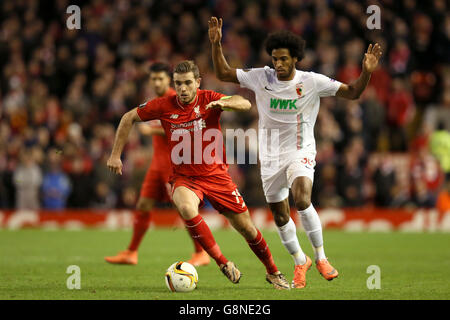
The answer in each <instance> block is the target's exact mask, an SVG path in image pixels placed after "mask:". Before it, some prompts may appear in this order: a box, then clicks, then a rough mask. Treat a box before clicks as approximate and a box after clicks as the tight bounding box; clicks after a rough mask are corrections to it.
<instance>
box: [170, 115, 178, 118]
mask: <svg viewBox="0 0 450 320" xmlns="http://www.w3.org/2000/svg"><path fill="white" fill-rule="evenodd" d="M170 119H178V115H177V114H171V115H170Z"/></svg>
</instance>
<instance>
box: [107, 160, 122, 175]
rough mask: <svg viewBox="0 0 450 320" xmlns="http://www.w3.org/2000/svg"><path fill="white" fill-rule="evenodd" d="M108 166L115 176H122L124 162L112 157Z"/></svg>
mask: <svg viewBox="0 0 450 320" xmlns="http://www.w3.org/2000/svg"><path fill="white" fill-rule="evenodd" d="M106 166H107V167H108V169H109V170H110V171H112V172H114V173H115V174H120V175H122V160H120V158H113V157H110V158H109V159H108V161H107V163H106Z"/></svg>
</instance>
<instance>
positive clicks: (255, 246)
mask: <svg viewBox="0 0 450 320" xmlns="http://www.w3.org/2000/svg"><path fill="white" fill-rule="evenodd" d="M256 230H257V231H258V234H257V235H256V238H255V239H253V240H251V241H248V240H247V243H248V245H249V246H250V249H252V251H253V252H254V253H255V254H256V256H257V257H258V258H259V260H261V262H262V263H263V264H264V265H265V266H266V270H267V273H269V274H272V273H275V272H277V271H278V268H277V266H276V265H275V262H273V257H272V254H271V253H270V249H269V246H268V245H267V243H266V240H264V238H263V236H262V234H261V232H260V231H259V230H258V229H256Z"/></svg>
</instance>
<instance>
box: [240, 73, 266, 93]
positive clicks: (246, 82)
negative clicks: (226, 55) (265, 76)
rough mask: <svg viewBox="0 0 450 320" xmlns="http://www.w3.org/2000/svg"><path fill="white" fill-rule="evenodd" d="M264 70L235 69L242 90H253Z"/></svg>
mask: <svg viewBox="0 0 450 320" xmlns="http://www.w3.org/2000/svg"><path fill="white" fill-rule="evenodd" d="M264 72H265V71H264V68H253V69H236V76H237V79H238V81H239V83H240V85H241V87H242V88H247V89H250V90H254V89H255V88H256V86H257V84H258V81H259V77H260V76H261V74H262V73H264Z"/></svg>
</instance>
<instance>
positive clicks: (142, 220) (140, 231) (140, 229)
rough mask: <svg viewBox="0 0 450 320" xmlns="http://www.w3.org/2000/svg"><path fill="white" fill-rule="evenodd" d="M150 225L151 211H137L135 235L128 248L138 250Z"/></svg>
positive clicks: (134, 227) (134, 222) (134, 223)
mask: <svg viewBox="0 0 450 320" xmlns="http://www.w3.org/2000/svg"><path fill="white" fill-rule="evenodd" d="M149 225H150V212H144V211H137V212H135V214H134V221H133V237H132V238H131V242H130V245H129V246H128V250H131V251H136V250H137V249H138V248H139V245H140V244H141V241H142V238H143V237H144V235H145V232H147V229H148V226H149Z"/></svg>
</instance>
